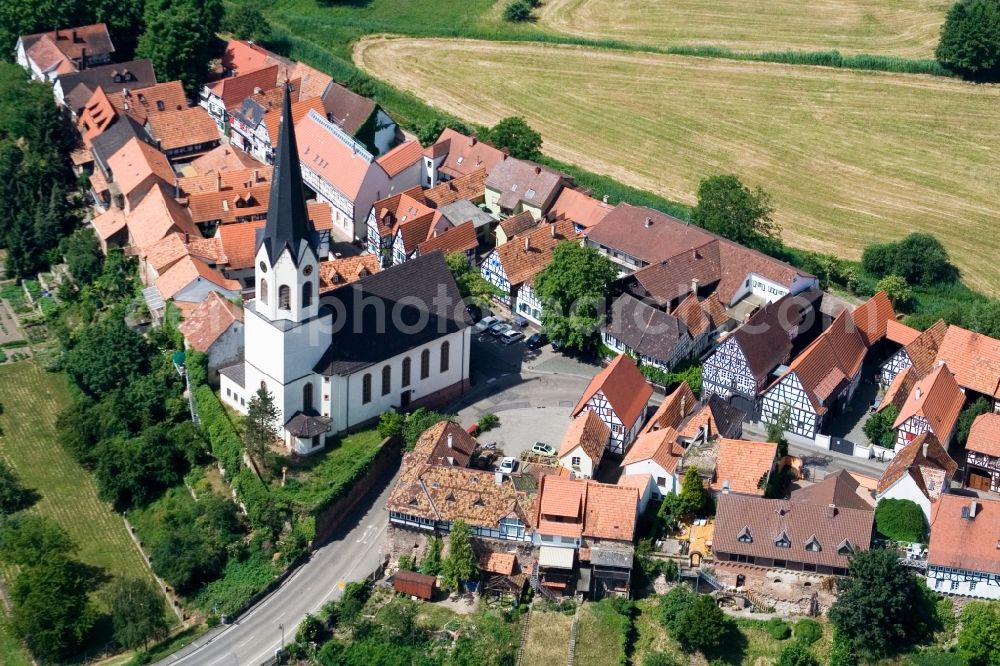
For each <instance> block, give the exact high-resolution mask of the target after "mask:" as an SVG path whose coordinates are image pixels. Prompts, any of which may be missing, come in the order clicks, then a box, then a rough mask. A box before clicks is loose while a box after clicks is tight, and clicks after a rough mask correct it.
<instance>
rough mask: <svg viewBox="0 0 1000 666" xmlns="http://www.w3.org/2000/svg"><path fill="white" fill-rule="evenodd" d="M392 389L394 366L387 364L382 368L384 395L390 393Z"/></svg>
mask: <svg viewBox="0 0 1000 666" xmlns="http://www.w3.org/2000/svg"><path fill="white" fill-rule="evenodd" d="M391 390H392V367H391V366H388V365H387V366H385V367H384V368H382V395H389V391H391Z"/></svg>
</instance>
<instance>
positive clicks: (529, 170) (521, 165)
mask: <svg viewBox="0 0 1000 666" xmlns="http://www.w3.org/2000/svg"><path fill="white" fill-rule="evenodd" d="M568 184H569V177H568V176H566V175H565V174H563V173H560V172H558V171H556V170H554V169H550V168H549V167H546V166H542V165H541V164H536V163H534V162H530V161H528V160H519V159H515V158H513V157H511V158H508V159H505V160H502V161H501V162H499V163H497V164H496V165H494V167H493V168H492V169H490V170H489V175H488V176H487V177H486V187H487V188H489V189H491V190H493V191H495V192H498V193H499V195H500V196H499V199H498V205H499V206H500V208H502V209H506V210H512V209H514V208H516V207H517V205H518V204H519V203H524V204H525V205H529V206H534V207H536V208H539V209H540V210H541V211H542V213H543V214H544V213H546V212H547V211H548V209H549V207H550V206H551V205H552V204H553V203H554V202H555V199H556V196H558V194H559V191H560V190H561V189H562V188H563V186H564V185H568Z"/></svg>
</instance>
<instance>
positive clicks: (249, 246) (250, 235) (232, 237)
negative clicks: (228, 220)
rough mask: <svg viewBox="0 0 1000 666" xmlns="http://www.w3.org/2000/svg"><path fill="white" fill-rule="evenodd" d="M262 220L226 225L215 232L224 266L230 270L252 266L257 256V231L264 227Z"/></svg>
mask: <svg viewBox="0 0 1000 666" xmlns="http://www.w3.org/2000/svg"><path fill="white" fill-rule="evenodd" d="M264 222H265V221H264V220H256V221H254V222H242V223H240V224H226V225H223V226H221V227H219V229H218V230H217V231H216V235H217V236H218V237H219V239H220V240H221V242H222V252H223V254H224V255H225V257H226V265H227V266H228V267H229V268H230V269H232V270H240V269H244V268H250V267H252V266H253V263H254V257H255V256H256V254H257V230H258V229H262V228H263V227H264Z"/></svg>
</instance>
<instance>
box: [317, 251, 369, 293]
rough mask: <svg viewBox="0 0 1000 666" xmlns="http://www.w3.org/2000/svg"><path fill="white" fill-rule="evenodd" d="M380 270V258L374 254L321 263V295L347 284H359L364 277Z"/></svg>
mask: <svg viewBox="0 0 1000 666" xmlns="http://www.w3.org/2000/svg"><path fill="white" fill-rule="evenodd" d="M379 270H380V266H379V263H378V257H376V256H375V255H373V254H362V255H359V256H357V257H341V258H340V259H331V260H330V261H321V262H320V264H319V293H321V294H325V293H326V292H328V291H333V290H334V289H338V288H340V287H343V286H344V285H345V284H351V283H352V282H357V281H358V280H360V279H361V278H363V277H367V276H369V275H372V274H373V273H378V272H379Z"/></svg>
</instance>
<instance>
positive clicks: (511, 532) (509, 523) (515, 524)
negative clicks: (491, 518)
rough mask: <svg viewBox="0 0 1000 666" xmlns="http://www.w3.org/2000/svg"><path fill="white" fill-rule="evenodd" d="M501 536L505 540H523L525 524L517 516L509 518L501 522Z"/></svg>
mask: <svg viewBox="0 0 1000 666" xmlns="http://www.w3.org/2000/svg"><path fill="white" fill-rule="evenodd" d="M500 536H501V537H502V538H504V539H523V538H524V523H522V522H521V521H520V520H518V519H517V518H516V517H515V516H507V517H506V518H504V519H502V520H501V521H500Z"/></svg>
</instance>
